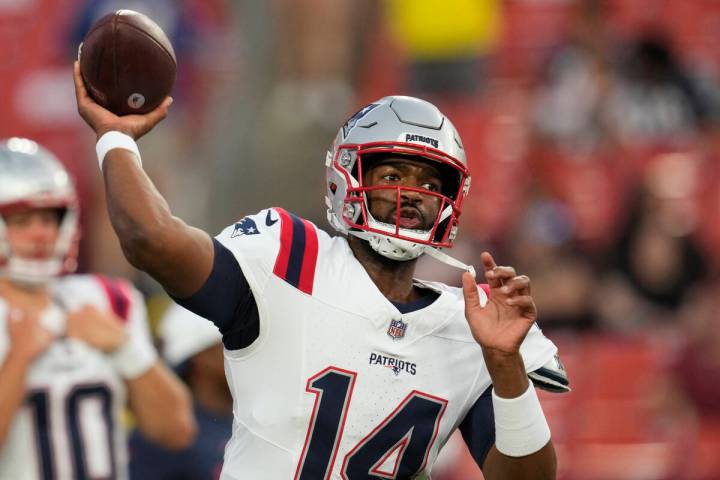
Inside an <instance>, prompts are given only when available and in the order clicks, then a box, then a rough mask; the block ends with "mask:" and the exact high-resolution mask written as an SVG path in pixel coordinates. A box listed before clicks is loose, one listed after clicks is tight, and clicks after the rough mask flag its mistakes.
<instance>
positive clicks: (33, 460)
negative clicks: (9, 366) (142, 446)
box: [0, 275, 154, 480]
mask: <svg viewBox="0 0 720 480" xmlns="http://www.w3.org/2000/svg"><path fill="white" fill-rule="evenodd" d="M52 289H53V297H54V298H55V300H56V304H53V305H52V306H51V307H49V308H48V309H47V310H46V311H45V312H44V314H43V315H42V317H41V318H40V322H41V323H42V325H43V326H44V327H45V328H47V329H48V330H49V331H51V332H52V333H53V334H55V335H57V336H58V338H57V340H55V341H54V342H53V343H52V344H51V345H50V347H49V348H48V349H47V350H46V351H45V352H44V353H42V354H41V355H40V356H38V357H37V358H36V359H35V360H34V362H33V364H32V365H31V366H30V369H29V371H28V376H27V382H26V385H27V394H26V397H25V402H24V403H23V405H22V406H21V407H20V409H19V410H18V411H17V413H16V415H15V418H14V419H13V422H12V424H11V426H10V430H9V432H8V435H7V437H6V438H5V441H4V443H3V444H2V446H0V479H3V480H5V479H8V480H10V479H12V480H36V479H37V480H49V479H53V480H65V479H67V480H71V479H73V480H78V479H90V478H112V479H124V478H127V447H126V443H127V438H126V433H125V429H124V428H123V424H122V417H121V415H122V412H123V409H124V407H125V404H126V396H127V392H126V387H125V382H124V381H123V380H122V378H120V376H119V375H118V374H117V372H116V370H115V368H114V367H113V365H112V363H111V361H110V359H109V358H108V356H107V355H106V354H105V353H103V352H101V351H99V350H96V349H95V348H93V347H91V346H90V345H88V344H86V343H84V342H82V341H80V340H76V339H71V338H67V337H64V332H65V315H66V313H65V312H66V311H72V310H77V309H79V308H81V307H82V306H84V305H92V306H95V307H97V308H98V309H101V310H113V311H114V312H115V314H117V315H118V316H119V317H121V318H123V319H124V320H125V322H126V331H127V333H128V335H129V337H130V339H131V341H133V342H135V343H136V345H137V346H138V347H139V348H145V349H148V348H150V349H152V348H154V347H153V346H152V343H151V340H150V335H149V330H148V327H147V319H146V314H145V304H144V302H143V299H142V296H141V295H140V293H139V292H137V291H136V290H135V289H134V288H132V287H131V286H130V285H129V284H127V283H125V282H120V281H115V280H110V279H107V278H104V277H97V276H90V275H72V276H67V277H62V278H59V279H57V280H55V281H54V282H53V284H52ZM7 313H8V312H7V304H6V303H5V302H4V301H3V299H2V298H0V364H1V363H2V362H3V361H4V360H5V357H6V355H7V353H8V350H9V349H10V339H9V337H8V333H7Z"/></svg>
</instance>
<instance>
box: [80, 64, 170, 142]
mask: <svg viewBox="0 0 720 480" xmlns="http://www.w3.org/2000/svg"><path fill="white" fill-rule="evenodd" d="M73 68H74V72H73V79H74V81H75V98H76V100H77V108H78V113H79V114H80V116H81V117H82V119H83V120H85V123H87V124H88V125H90V128H92V129H93V130H94V131H95V134H96V135H97V137H98V138H100V137H101V136H102V135H103V134H104V133H106V132H109V131H112V130H115V131H118V132H122V133H124V134H126V135H129V136H131V137H132V138H133V139H135V140H137V139H138V138H140V137H142V136H143V135H145V134H146V133H148V132H149V131H150V130H152V129H153V127H155V125H157V124H158V123H160V121H161V120H162V119H164V118H165V117H166V116H167V114H168V108H169V107H170V104H171V103H172V98H171V97H167V98H165V100H164V101H163V102H162V103H161V104H160V105H159V106H158V107H157V108H156V109H155V110H153V111H151V112H148V113H146V114H144V115H123V116H122V117H120V116H117V115H115V114H114V113H112V112H111V111H109V110H107V109H105V108H103V107H101V106H100V105H98V104H97V103H96V102H95V101H94V100H93V99H92V98H91V97H90V95H88V92H87V90H86V89H85V84H84V83H83V80H82V75H81V74H80V63H79V62H75V65H74V66H73Z"/></svg>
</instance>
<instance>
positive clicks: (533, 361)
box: [216, 208, 557, 480]
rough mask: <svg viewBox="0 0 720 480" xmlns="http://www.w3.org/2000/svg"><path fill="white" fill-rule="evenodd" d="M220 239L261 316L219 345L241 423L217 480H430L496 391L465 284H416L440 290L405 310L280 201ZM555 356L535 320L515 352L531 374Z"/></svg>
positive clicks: (334, 242) (340, 247) (341, 241)
mask: <svg viewBox="0 0 720 480" xmlns="http://www.w3.org/2000/svg"><path fill="white" fill-rule="evenodd" d="M216 239H217V241H219V242H220V243H221V244H222V245H223V246H224V247H226V248H227V249H228V250H230V252H232V254H233V256H234V258H235V259H236V260H237V263H238V264H239V265H240V267H241V269H242V273H243V274H244V277H245V279H246V281H247V283H248V284H249V286H250V289H251V292H252V296H253V297H254V299H255V302H256V305H257V315H258V317H259V334H258V335H257V338H256V339H255V340H254V341H253V342H252V343H251V344H250V345H249V346H246V347H245V348H240V349H237V350H230V349H227V348H226V350H225V370H226V374H227V379H228V384H229V386H230V389H231V391H232V394H233V398H234V425H233V435H232V439H231V440H230V442H229V443H228V446H227V448H226V451H225V464H224V467H223V473H222V477H221V478H223V479H225V480H231V479H232V480H236V479H237V480H240V479H243V480H244V479H249V478H252V479H281V478H283V479H284V478H295V479H302V480H311V479H312V480H318V479H349V480H355V479H362V480H366V479H394V478H398V479H400V478H402V479H404V478H429V476H430V471H431V469H432V465H433V462H434V461H435V459H436V457H437V455H438V452H439V451H440V449H441V448H442V447H443V445H444V444H445V442H446V441H447V440H448V438H449V437H450V435H451V434H452V433H453V432H454V431H455V430H456V429H457V428H458V426H459V425H460V424H461V422H462V421H463V419H464V418H465V417H466V415H467V414H468V412H469V411H470V409H471V408H472V407H473V405H474V404H475V402H476V401H477V400H478V398H479V397H480V396H481V395H482V394H483V393H484V392H487V391H489V390H488V387H489V386H490V376H489V375H488V372H487V369H486V367H485V365H484V362H483V356H482V351H481V348H480V346H479V345H478V344H477V343H476V342H475V340H474V339H473V337H472V334H471V332H470V329H469V327H468V325H467V322H466V320H465V316H464V300H463V295H462V291H461V289H459V288H453V287H449V286H447V285H444V284H440V283H435V282H426V281H421V280H417V284H418V286H420V287H422V288H425V289H429V290H431V291H433V292H435V295H434V296H433V298H434V297H436V298H435V300H434V301H432V303H430V304H429V305H427V306H425V307H424V308H420V309H417V310H414V311H410V312H409V313H403V312H401V310H400V309H399V308H398V307H397V306H396V305H395V304H393V303H392V302H390V301H389V300H388V299H387V298H385V297H384V296H383V294H382V293H381V292H380V291H379V290H378V288H377V287H376V286H375V284H374V283H373V281H372V280H371V279H370V277H369V276H368V274H367V272H366V271H365V269H364V267H363V266H362V265H361V264H360V263H359V262H358V261H357V260H356V258H355V257H354V255H353V253H352V251H351V250H350V248H349V246H348V243H347V240H346V239H345V238H343V237H335V238H332V237H330V236H329V235H327V234H326V233H325V232H323V231H322V230H320V229H318V228H317V227H316V226H314V225H313V224H311V223H310V222H308V221H306V220H302V219H300V218H298V217H296V216H294V215H292V214H290V213H288V212H286V211H284V210H282V209H279V208H273V209H268V210H264V211H262V212H260V213H259V214H257V215H253V216H249V217H245V218H244V219H242V220H240V221H239V222H237V223H236V224H234V225H232V226H230V227H228V228H227V229H225V230H224V231H223V232H222V233H221V234H220V235H218V236H217V237H216ZM480 294H481V297H482V301H483V302H486V301H487V297H486V296H485V293H484V292H483V291H482V290H481V291H480ZM226 346H227V343H226ZM556 351H557V349H556V347H555V345H553V343H552V342H551V341H549V340H548V339H547V338H545V336H543V334H542V333H541V331H540V330H539V329H538V328H537V327H536V326H533V328H532V329H531V330H530V332H529V333H528V335H527V338H526V339H525V341H524V343H523V344H522V347H521V352H522V355H523V358H524V361H525V367H526V368H527V371H528V372H531V371H534V370H536V369H538V368H540V367H542V366H543V365H544V364H546V363H547V362H548V361H550V360H551V359H552V358H553V357H554V356H555V354H556ZM490 435H492V432H491V433H490Z"/></svg>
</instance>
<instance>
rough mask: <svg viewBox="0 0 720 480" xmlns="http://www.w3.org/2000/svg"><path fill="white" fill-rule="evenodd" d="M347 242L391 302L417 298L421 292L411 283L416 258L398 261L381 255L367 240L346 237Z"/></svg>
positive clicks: (408, 300)
mask: <svg viewBox="0 0 720 480" xmlns="http://www.w3.org/2000/svg"><path fill="white" fill-rule="evenodd" d="M348 244H349V245H350V249H351V250H352V252H353V254H354V255H355V258H356V259H357V260H358V262H360V264H361V265H362V266H363V267H365V271H366V272H367V273H368V275H369V276H370V279H371V280H372V281H373V283H374V284H375V286H376V287H377V288H378V290H380V292H382V294H383V295H385V298H387V299H388V300H391V301H393V302H399V303H407V302H411V301H413V300H416V299H418V298H419V297H420V296H421V293H420V292H419V291H418V289H417V288H416V287H414V285H413V275H414V274H415V265H416V264H417V259H414V260H407V261H404V262H399V261H397V260H391V259H389V258H386V257H383V256H382V255H380V254H379V253H377V252H376V251H375V250H373V249H372V247H370V245H369V244H368V242H366V241H365V240H361V239H359V238H357V237H353V236H350V237H348Z"/></svg>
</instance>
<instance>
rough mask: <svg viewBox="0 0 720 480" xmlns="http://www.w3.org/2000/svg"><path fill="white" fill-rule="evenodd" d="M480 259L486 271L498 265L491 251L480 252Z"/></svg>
mask: <svg viewBox="0 0 720 480" xmlns="http://www.w3.org/2000/svg"><path fill="white" fill-rule="evenodd" d="M480 260H482V264H483V267H484V268H485V271H488V270H492V269H493V268H495V267H497V264H496V263H495V259H494V258H493V256H492V255H490V252H482V253H481V254H480Z"/></svg>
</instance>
